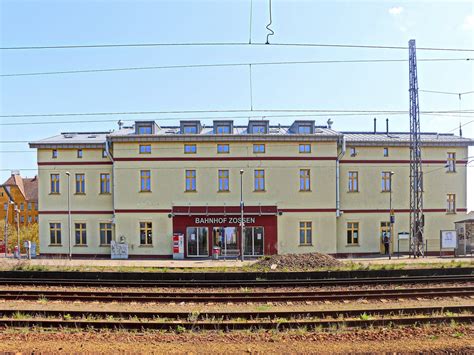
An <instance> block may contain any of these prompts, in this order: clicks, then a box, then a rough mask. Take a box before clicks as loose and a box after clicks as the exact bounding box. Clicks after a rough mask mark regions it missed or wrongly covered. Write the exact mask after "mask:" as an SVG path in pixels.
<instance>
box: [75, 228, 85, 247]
mask: <svg viewBox="0 0 474 355" xmlns="http://www.w3.org/2000/svg"><path fill="white" fill-rule="evenodd" d="M74 229H75V234H76V245H87V235H86V224H85V223H74Z"/></svg>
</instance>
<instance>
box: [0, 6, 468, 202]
mask: <svg viewBox="0 0 474 355" xmlns="http://www.w3.org/2000/svg"><path fill="white" fill-rule="evenodd" d="M0 4H1V7H0V11H1V18H0V22H1V24H0V26H1V46H2V47H10V46H23V45H25V46H28V45H31V46H39V45H63V44H100V43H149V42H153V43H156V42H159V43H184V42H186V43H189V42H248V41H249V37H250V36H249V30H250V26H249V17H250V16H249V13H250V12H249V9H250V0H245V1H244V0H241V1H223V0H221V1H73V0H71V1H21V0H16V1H9V0H1V1H0ZM272 5H273V6H272V15H273V24H272V26H271V27H272V29H273V30H274V32H275V35H274V36H272V37H270V42H271V43H338V44H369V45H385V46H391V45H393V46H406V45H407V43H408V40H409V39H411V38H414V39H416V41H417V46H418V47H439V48H474V8H473V7H474V5H473V3H472V2H471V1H459V2H456V1H431V2H428V1H398V2H391V1H365V2H361V1H288V0H287V1H284V0H273V1H272ZM252 9H253V11H252V34H251V39H252V42H253V43H264V42H265V38H266V34H267V33H268V32H267V30H266V29H265V26H266V25H267V24H268V20H269V16H268V15H269V14H268V2H267V1H266V0H253V6H252ZM0 54H1V57H0V58H1V62H0V64H1V65H0V71H1V73H2V74H8V73H25V72H43V71H62V70H81V69H102V68H119V67H141V66H160V65H180V64H208V63H247V62H261V61H309V60H348V59H407V58H408V51H407V50H382V49H354V48H321V47H311V48H308V47H287V46H244V45H242V46H209V47H203V46H199V47H192V46H182V47H147V48H108V49H68V50H63V49H50V50H34V51H31V50H30V51H1V52H0ZM417 56H418V59H428V58H469V57H474V52H448V51H439V52H429V51H421V50H419V51H418V52H417ZM473 74H474V63H473V61H465V62H459V61H456V62H421V61H420V62H419V63H418V75H419V86H420V89H425V90H438V91H448V92H466V91H472V90H474V79H473V77H474V75H473ZM252 77H253V108H254V109H257V110H276V109H322V110H330V109H331V110H407V109H408V105H409V98H408V63H407V62H397V63H357V64H355V63H346V64H305V65H279V66H275V65H273V66H258V67H255V66H254V67H253V70H252ZM0 80H1V86H0V90H1V94H0V99H1V101H0V114H1V115H10V114H36V113H40V114H41V113H58V112H124V111H181V110H186V111H187V110H189V111H194V110H248V109H249V108H250V100H249V97H250V95H249V76H248V67H217V68H216V67H213V68H183V69H166V70H164V69H162V70H145V71H123V72H107V73H85V74H67V75H66V74H65V75H47V76H24V77H3V78H0ZM459 108H461V109H464V110H466V109H473V108H474V94H471V95H465V96H463V97H462V100H461V102H460V101H459V99H458V97H457V96H455V95H440V94H432V93H421V92H420V109H421V110H422V111H428V110H458V109H459ZM258 114H260V113H248V112H242V113H235V112H234V113H232V114H229V115H232V116H246V115H252V116H255V115H258ZM267 114H268V115H271V113H267ZM280 114H281V113H280ZM203 116H206V117H209V116H212V117H225V116H226V114H223V113H221V114H210V113H199V114H186V115H176V114H175V115H172V114H166V115H165V114H156V115H148V116H125V115H116V116H91V117H83V119H84V120H113V121H118V120H119V119H121V120H123V121H127V120H134V119H143V118H147V119H160V120H162V119H170V120H169V121H160V123H162V124H173V123H176V121H177V120H178V119H180V118H195V117H203ZM329 117H332V119H333V120H334V121H335V124H334V128H335V129H339V130H371V129H372V124H373V117H374V116H373V115H371V116H365V117H360V116H331V115H327V116H322V117H321V116H318V117H315V119H316V121H317V123H319V124H324V123H325V122H326V120H327V119H328V118H329ZM377 117H378V118H379V128H380V129H383V125H384V121H385V118H386V116H384V115H377ZM77 119H78V118H77V117H60V118H1V123H3V124H5V123H20V122H21V123H30V122H31V123H35V122H45V121H47V122H50V121H57V122H58V123H57V124H44V125H33V124H26V125H21V126H5V125H3V126H0V129H1V133H0V139H1V140H2V141H4V140H21V141H25V140H26V141H28V140H36V139H40V138H44V137H47V136H51V135H55V134H57V133H59V132H62V131H81V130H82V131H84V130H110V129H114V128H116V127H117V125H116V123H115V122H110V121H109V122H101V123H76V124H72V123H71V124H67V121H71V120H77ZM294 119H295V118H294V117H286V118H284V117H279V118H273V119H271V122H273V123H283V124H286V123H291V122H292V121H293V120H294ZM421 119H422V121H421V128H422V130H423V131H439V132H446V131H451V130H453V129H454V132H455V133H457V130H456V127H457V126H458V125H459V122H461V123H467V122H469V121H472V120H474V113H471V114H467V115H465V117H462V118H460V117H448V116H444V117H442V116H429V115H421ZM247 120H248V118H239V119H235V121H236V123H237V124H239V123H242V124H245V123H246V122H247ZM203 122H204V123H205V122H209V121H206V120H203ZM408 123H409V120H408V116H406V115H399V116H390V127H391V129H392V130H407V129H408ZM463 134H464V135H465V136H468V137H474V123H471V124H467V125H466V126H465V127H463ZM470 155H474V152H473V151H471V152H470ZM35 159H36V156H35V154H34V150H31V151H30V149H29V148H28V146H27V144H26V143H18V144H0V163H1V169H2V170H0V177H1V180H5V178H6V177H7V176H8V175H9V170H10V169H34V168H35V167H36V161H35ZM472 170H473V169H470V171H472ZM22 172H23V174H24V175H34V173H35V172H34V171H33V170H22ZM471 175H472V174H471ZM470 182H471V185H474V180H473V179H472V176H470ZM472 194H473V192H472V190H471V191H470V193H469V195H472ZM472 207H474V206H473V205H472V203H471V208H472Z"/></svg>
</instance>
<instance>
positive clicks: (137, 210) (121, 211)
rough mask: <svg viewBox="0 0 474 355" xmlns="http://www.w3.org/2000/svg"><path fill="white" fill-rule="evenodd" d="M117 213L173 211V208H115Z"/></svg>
mask: <svg viewBox="0 0 474 355" xmlns="http://www.w3.org/2000/svg"><path fill="white" fill-rule="evenodd" d="M115 213H171V210H167V209H124V210H115Z"/></svg>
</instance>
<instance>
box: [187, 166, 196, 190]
mask: <svg viewBox="0 0 474 355" xmlns="http://www.w3.org/2000/svg"><path fill="white" fill-rule="evenodd" d="M186 191H188V192H189V191H196V170H186Z"/></svg>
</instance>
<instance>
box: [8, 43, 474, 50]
mask: <svg viewBox="0 0 474 355" xmlns="http://www.w3.org/2000/svg"><path fill="white" fill-rule="evenodd" d="M206 46H209V47H216V46H224V47H226V46H265V47H270V46H275V47H276V46H285V47H328V48H362V49H391V50H392V49H393V50H407V49H408V47H406V46H383V45H364V44H340V43H247V42H193V43H191V42H183V43H102V44H67V45H49V46H48V45H44V46H11V47H0V50H7V51H14V50H46V49H81V48H127V47H130V48H138V47H206ZM417 50H421V51H423V50H425V51H450V52H474V49H471V48H442V47H438V48H436V47H418V48H417Z"/></svg>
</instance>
